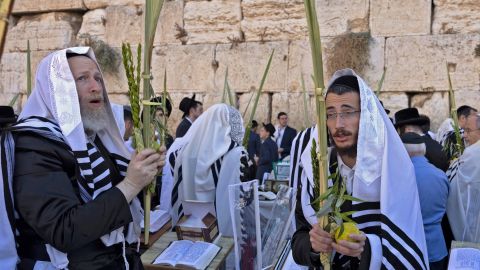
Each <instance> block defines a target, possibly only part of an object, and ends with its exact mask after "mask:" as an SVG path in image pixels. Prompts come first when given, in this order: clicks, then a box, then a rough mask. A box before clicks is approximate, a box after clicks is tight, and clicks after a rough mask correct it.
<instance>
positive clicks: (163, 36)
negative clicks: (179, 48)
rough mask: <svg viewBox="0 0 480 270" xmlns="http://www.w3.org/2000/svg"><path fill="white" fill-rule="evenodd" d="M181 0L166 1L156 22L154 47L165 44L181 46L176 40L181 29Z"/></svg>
mask: <svg viewBox="0 0 480 270" xmlns="http://www.w3.org/2000/svg"><path fill="white" fill-rule="evenodd" d="M183 5H184V3H183V0H177V1H168V2H167V1H166V2H164V3H163V8H162V11H161V13H160V19H159V20H158V26H157V31H156V33H155V40H154V42H153V44H154V45H159V44H165V43H176V44H181V41H180V39H177V38H176V35H177V34H178V33H179V31H180V29H177V25H178V27H180V28H183Z"/></svg>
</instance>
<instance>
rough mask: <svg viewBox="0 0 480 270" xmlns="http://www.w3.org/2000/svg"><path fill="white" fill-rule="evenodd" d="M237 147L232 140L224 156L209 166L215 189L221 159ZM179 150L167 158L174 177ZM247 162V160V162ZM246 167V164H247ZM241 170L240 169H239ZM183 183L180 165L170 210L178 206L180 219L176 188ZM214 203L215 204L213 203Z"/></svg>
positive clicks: (181, 206)
mask: <svg viewBox="0 0 480 270" xmlns="http://www.w3.org/2000/svg"><path fill="white" fill-rule="evenodd" d="M237 146H239V144H238V143H236V142H234V141H233V140H232V141H231V142H230V145H229V147H228V150H227V152H225V154H224V155H223V156H221V157H220V158H219V159H217V160H216V161H215V162H214V163H213V164H212V165H211V166H210V170H211V171H212V176H213V182H214V184H215V188H216V187H217V184H218V180H219V179H218V178H219V175H220V170H221V168H222V161H223V157H224V156H225V155H226V154H227V153H228V152H230V151H231V150H232V149H233V148H235V147H237ZM180 150H181V149H178V150H177V151H175V152H173V153H171V154H170V156H169V157H168V162H169V163H170V169H171V173H172V175H175V174H174V173H175V169H174V168H175V164H176V160H177V157H178V152H179V151H180ZM244 155H246V156H247V158H248V154H247V153H246V152H245V151H242V157H243V156H244ZM247 162H248V160H247ZM247 166H248V164H247ZM240 170H241V168H240ZM241 171H242V170H241ZM182 182H183V175H182V165H180V166H179V167H178V177H177V181H176V183H175V185H174V186H173V189H172V202H171V204H172V208H174V209H175V205H177V204H179V206H178V210H177V215H178V218H179V219H180V218H182V216H183V205H182V203H181V202H178V188H179V187H180V184H181V183H182ZM215 203H216V202H215Z"/></svg>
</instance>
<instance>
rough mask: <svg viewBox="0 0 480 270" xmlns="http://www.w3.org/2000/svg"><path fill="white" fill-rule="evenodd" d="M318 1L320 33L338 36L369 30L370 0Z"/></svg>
mask: <svg viewBox="0 0 480 270" xmlns="http://www.w3.org/2000/svg"><path fill="white" fill-rule="evenodd" d="M301 2H303V1H301ZM316 3H317V17H318V21H319V24H320V35H322V36H338V35H342V34H346V33H361V32H368V31H369V25H368V23H369V22H368V14H369V1H368V0H316ZM304 16H305V15H304Z"/></svg>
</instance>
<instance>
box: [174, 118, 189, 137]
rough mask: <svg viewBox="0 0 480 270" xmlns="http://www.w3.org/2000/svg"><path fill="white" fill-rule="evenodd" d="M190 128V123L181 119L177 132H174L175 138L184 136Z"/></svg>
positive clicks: (185, 119)
mask: <svg viewBox="0 0 480 270" xmlns="http://www.w3.org/2000/svg"><path fill="white" fill-rule="evenodd" d="M191 126H192V123H190V121H188V119H187V118H186V117H185V118H183V119H182V122H180V124H178V127H177V131H176V132H175V138H181V137H183V136H185V134H186V133H187V131H188V129H189V128H190V127H191Z"/></svg>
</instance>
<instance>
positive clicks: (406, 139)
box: [400, 132, 425, 144]
mask: <svg viewBox="0 0 480 270" xmlns="http://www.w3.org/2000/svg"><path fill="white" fill-rule="evenodd" d="M400 139H402V142H403V143H406V144H422V143H425V139H424V138H423V137H422V136H420V135H418V134H417V133H414V132H407V133H404V134H402V135H400Z"/></svg>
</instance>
